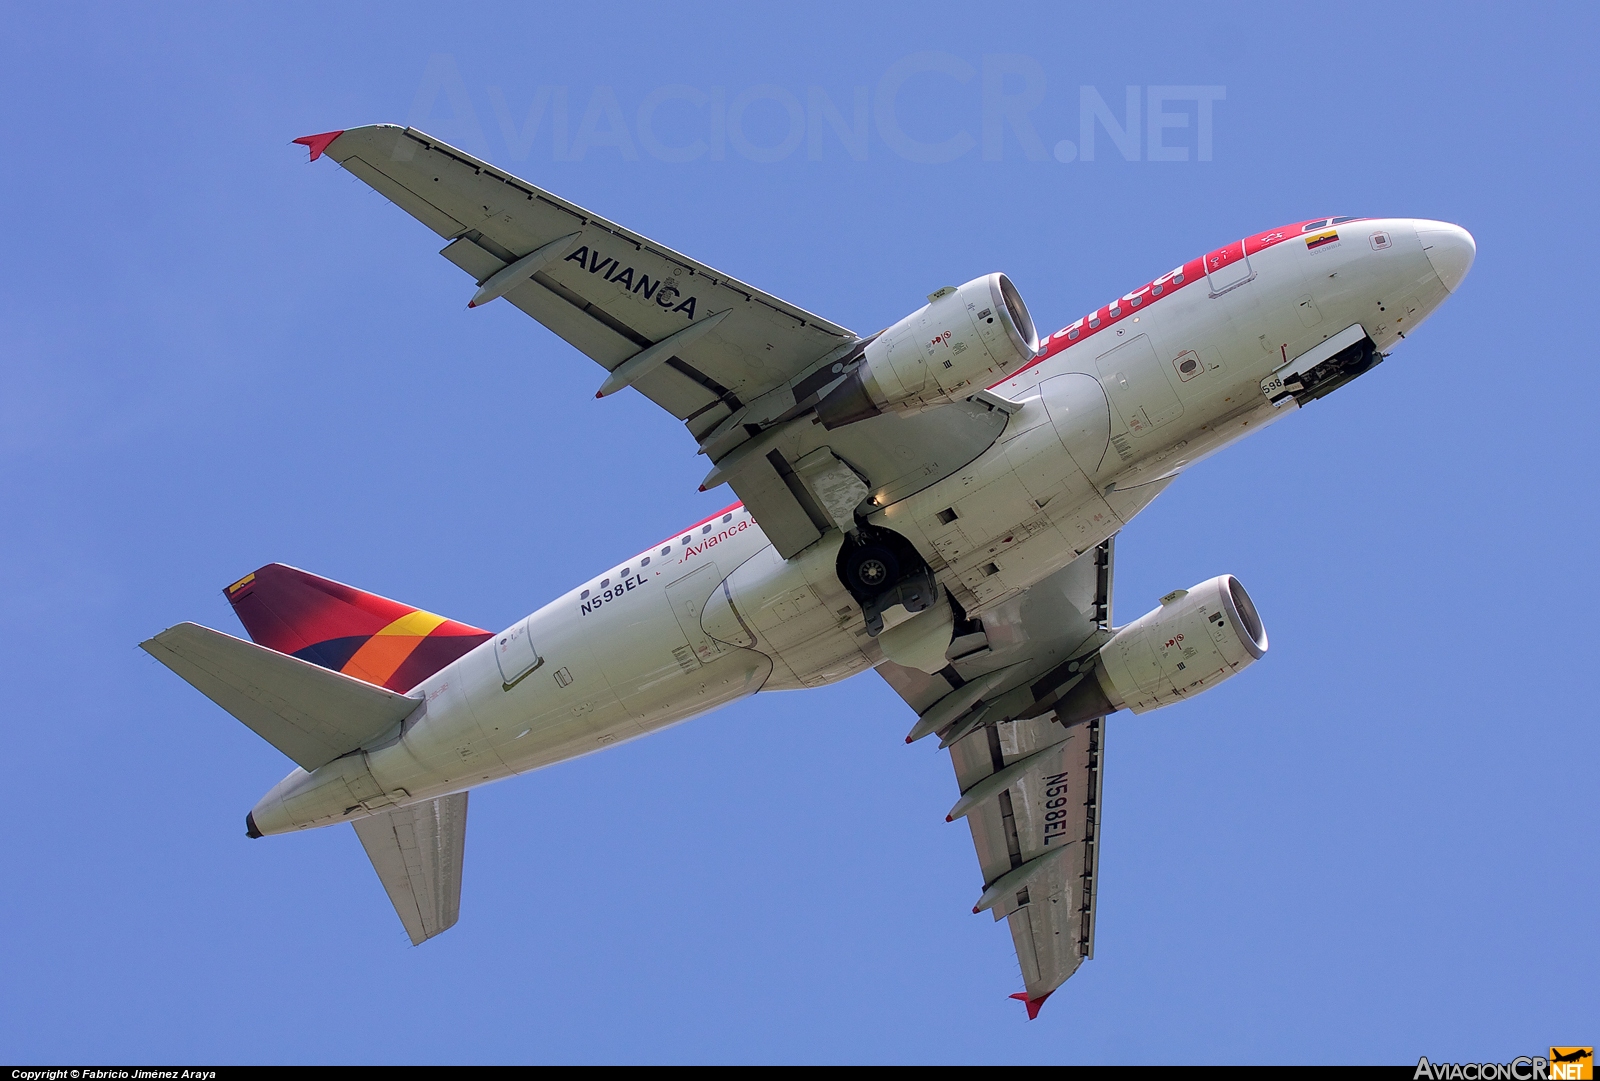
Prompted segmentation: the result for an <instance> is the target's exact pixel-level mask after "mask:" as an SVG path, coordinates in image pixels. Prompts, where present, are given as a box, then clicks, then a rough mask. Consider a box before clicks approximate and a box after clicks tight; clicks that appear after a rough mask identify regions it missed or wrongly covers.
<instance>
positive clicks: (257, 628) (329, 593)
mask: <svg viewBox="0 0 1600 1081" xmlns="http://www.w3.org/2000/svg"><path fill="white" fill-rule="evenodd" d="M223 592H224V593H225V594H226V596H227V598H228V603H229V604H231V605H233V611H234V613H235V614H236V615H237V616H238V617H239V622H241V623H243V624H244V629H245V630H246V631H248V632H249V634H250V638H251V640H253V641H254V642H255V643H256V644H257V645H262V646H266V647H267V648H268V649H273V650H277V651H278V652H279V653H287V654H288V655H289V656H291V657H298V658H300V659H301V660H303V661H310V662H311V663H312V664H319V665H321V666H322V667H324V668H331V669H332V670H333V671H335V672H342V673H344V674H345V675H347V676H353V677H354V678H356V679H360V680H365V681H366V682H368V683H371V684H374V685H376V686H379V687H384V688H387V689H388V690H391V691H401V692H404V691H408V690H410V689H411V688H412V687H415V686H416V685H417V684H418V683H420V682H422V681H423V680H424V679H426V678H428V677H429V676H431V675H433V673H435V672H437V671H438V670H439V669H441V668H443V667H444V666H445V665H447V664H449V663H450V662H451V661H454V660H455V659H456V658H457V657H460V656H462V655H463V654H465V653H466V652H467V651H469V650H471V649H472V648H473V647H474V646H476V645H477V644H478V643H480V642H483V641H486V640H487V639H488V638H489V637H491V636H490V633H489V632H488V631H485V630H482V629H480V628H478V627H469V626H467V625H466V624H465V623H457V622H456V621H455V620H453V619H445V618H444V617H443V616H436V615H434V614H432V613H431V612H424V611H422V610H421V609H420V608H415V607H413V606H411V605H409V604H401V603H400V602H399V601H392V600H389V599H388V598H387V597H380V596H378V595H376V594H374V593H365V592H363V591H361V590H359V589H355V588H352V587H351V586H347V585H343V584H341V583H339V582H334V581H331V580H329V579H327V578H319V577H318V576H317V575H315V574H308V573H307V572H305V571H302V570H297V569H295V568H294V567H287V566H284V565H283V564H282V563H268V564H267V565H266V566H265V567H262V568H261V569H260V570H258V571H256V572H254V573H253V574H247V575H245V576H244V577H243V578H241V579H239V581H237V582H235V583H234V584H233V585H231V586H229V587H228V588H227V589H226V590H224V591H223Z"/></svg>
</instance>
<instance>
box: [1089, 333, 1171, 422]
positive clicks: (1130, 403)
mask: <svg viewBox="0 0 1600 1081" xmlns="http://www.w3.org/2000/svg"><path fill="white" fill-rule="evenodd" d="M1095 366H1096V367H1097V368H1098V369H1099V371H1100V385H1101V386H1103V387H1105V389H1106V395H1107V396H1108V397H1109V398H1110V399H1111V402H1112V404H1113V405H1115V406H1116V407H1117V413H1118V414H1119V415H1120V416H1121V417H1122V420H1123V423H1125V424H1126V425H1127V426H1128V431H1129V432H1130V433H1131V434H1132V435H1134V436H1141V435H1144V434H1145V433H1147V432H1149V431H1150V430H1152V429H1154V428H1158V427H1160V426H1161V425H1163V424H1165V423H1167V421H1169V420H1172V419H1173V418H1174V417H1177V416H1179V415H1180V414H1182V413H1183V403H1182V402H1180V401H1179V400H1178V395H1177V393H1176V392H1175V391H1174V390H1173V389H1172V384H1171V383H1170V382H1169V381H1168V380H1167V376H1166V373H1165V372H1164V371H1163V367H1164V366H1163V365H1162V363H1161V361H1159V360H1158V359H1156V350H1155V346H1153V345H1151V344H1150V336H1149V335H1148V334H1141V335H1139V336H1138V337H1137V338H1135V339H1133V340H1132V341H1131V342H1126V343H1124V344H1122V345H1119V346H1117V347H1116V348H1115V349H1113V350H1111V351H1110V352H1109V353H1106V354H1104V355H1102V356H1101V357H1100V359H1099V360H1097V361H1095Z"/></svg>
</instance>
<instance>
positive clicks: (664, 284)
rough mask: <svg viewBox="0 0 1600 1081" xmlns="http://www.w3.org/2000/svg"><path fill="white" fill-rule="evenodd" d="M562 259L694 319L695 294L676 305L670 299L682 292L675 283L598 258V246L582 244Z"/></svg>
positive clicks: (627, 290)
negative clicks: (591, 248)
mask: <svg viewBox="0 0 1600 1081" xmlns="http://www.w3.org/2000/svg"><path fill="white" fill-rule="evenodd" d="M561 261H562V262H563V263H577V264H578V265H579V266H580V267H582V268H583V269H584V270H587V271H588V272H589V273H590V274H599V275H601V276H602V277H604V278H605V280H606V281H608V282H610V283H611V284H613V285H620V286H622V289H623V292H627V293H638V294H640V295H641V296H643V297H644V298H645V299H646V300H652V299H653V300H654V301H655V302H656V304H657V305H659V306H660V307H662V308H665V309H667V310H668V311H672V312H682V313H683V315H684V318H686V319H688V320H690V321H693V319H694V308H695V298H694V297H687V298H685V299H684V300H682V301H681V302H679V303H678V304H677V305H676V306H674V305H673V301H675V300H677V299H678V297H679V296H680V295H681V294H680V293H679V292H678V287H677V286H676V285H674V284H672V283H671V282H670V281H668V280H666V279H664V278H657V279H654V280H651V278H650V276H649V275H648V274H646V273H644V272H643V271H640V270H634V269H633V267H631V266H630V267H625V266H623V265H622V264H621V263H619V262H617V261H616V260H615V259H613V258H611V257H610V256H606V257H605V258H601V256H600V250H599V249H598V248H596V249H595V250H594V251H590V250H589V245H587V244H585V245H583V246H582V247H580V248H579V249H578V250H577V251H575V252H573V253H572V254H571V255H569V256H567V257H566V258H565V259H563V260H561Z"/></svg>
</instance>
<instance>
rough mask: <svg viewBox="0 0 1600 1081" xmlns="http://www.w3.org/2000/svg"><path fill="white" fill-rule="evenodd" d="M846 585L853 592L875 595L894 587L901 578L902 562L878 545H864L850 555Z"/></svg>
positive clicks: (846, 571) (846, 565) (846, 568)
mask: <svg viewBox="0 0 1600 1081" xmlns="http://www.w3.org/2000/svg"><path fill="white" fill-rule="evenodd" d="M845 575H846V577H847V578H848V579H849V581H848V582H847V583H846V584H847V585H849V586H850V587H851V589H852V591H860V592H862V593H865V594H867V595H869V596H870V595H873V594H876V593H878V592H880V591H881V590H883V589H886V588H887V587H889V586H891V585H893V584H894V583H895V582H896V581H898V580H899V578H900V561H899V560H898V559H896V558H895V555H894V553H893V552H891V551H889V549H887V548H884V547H880V546H879V545H876V544H864V545H862V546H861V547H859V548H857V549H856V550H855V551H853V552H851V553H850V557H849V559H848V560H847V561H846V563H845Z"/></svg>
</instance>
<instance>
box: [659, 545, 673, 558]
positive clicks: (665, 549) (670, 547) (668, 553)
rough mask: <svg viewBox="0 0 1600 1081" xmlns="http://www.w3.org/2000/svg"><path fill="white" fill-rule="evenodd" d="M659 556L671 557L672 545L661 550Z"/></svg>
mask: <svg viewBox="0 0 1600 1081" xmlns="http://www.w3.org/2000/svg"><path fill="white" fill-rule="evenodd" d="M661 554H662V555H664V556H669V555H671V554H672V545H670V544H669V545H667V546H666V547H665V548H663V549H661Z"/></svg>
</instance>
